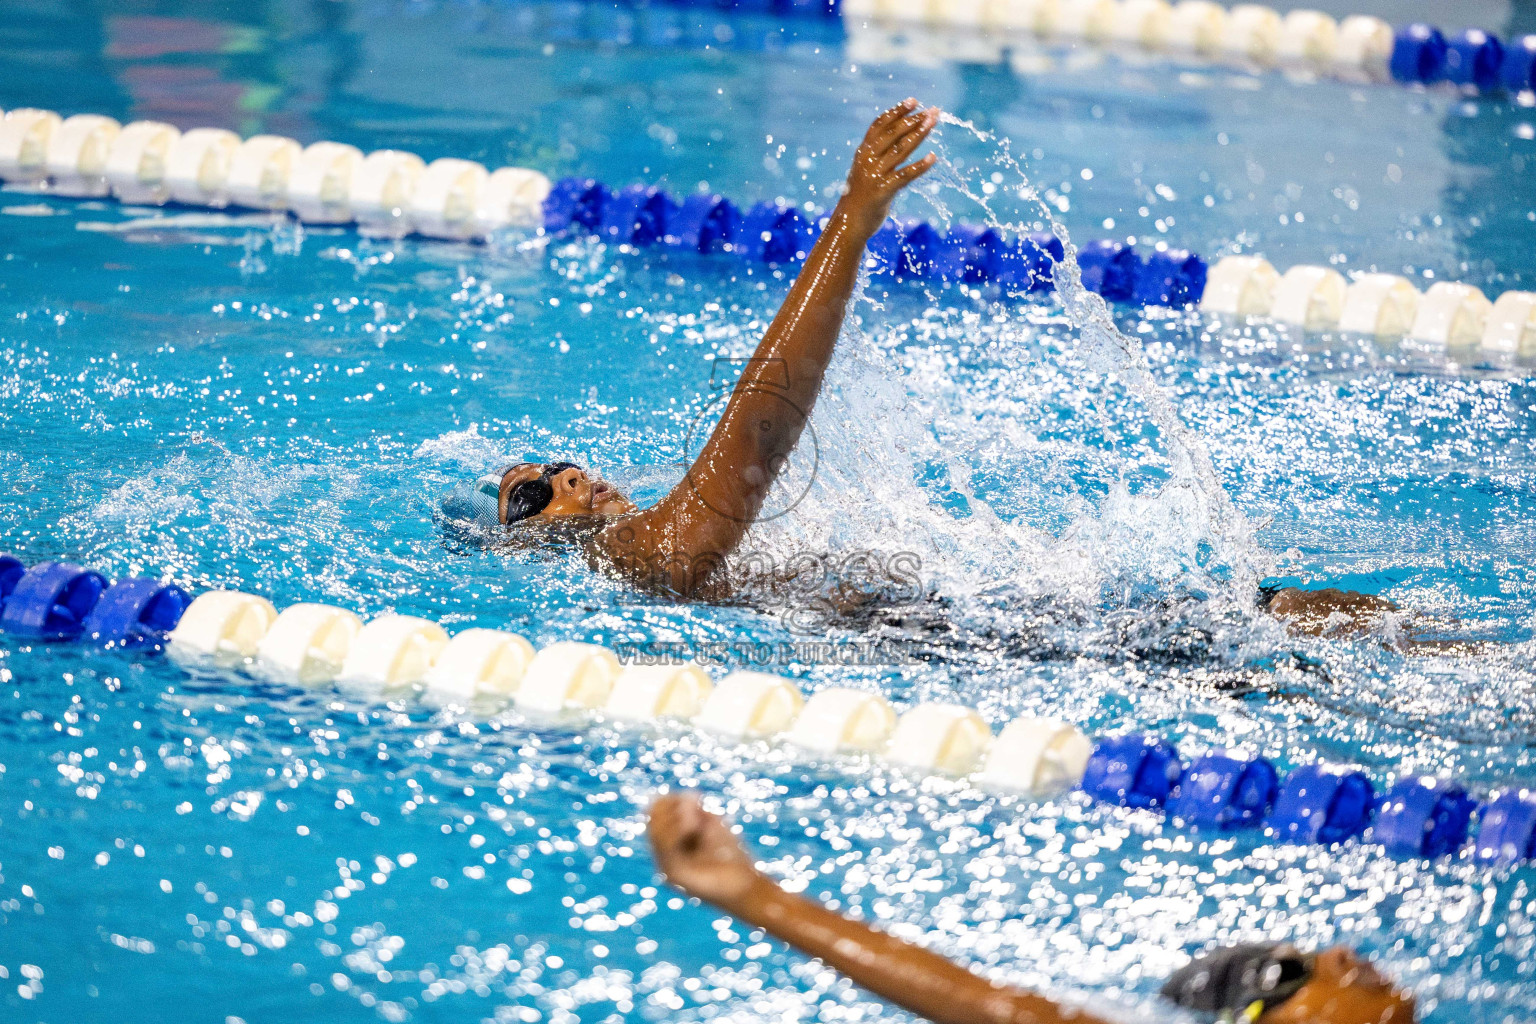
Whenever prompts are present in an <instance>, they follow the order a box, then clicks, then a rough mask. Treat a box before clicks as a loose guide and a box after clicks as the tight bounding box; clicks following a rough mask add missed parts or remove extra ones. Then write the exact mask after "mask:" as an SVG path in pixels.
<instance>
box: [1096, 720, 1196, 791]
mask: <svg viewBox="0 0 1536 1024" xmlns="http://www.w3.org/2000/svg"><path fill="white" fill-rule="evenodd" d="M1183 773H1184V765H1183V764H1182V763H1181V762H1180V761H1179V755H1178V753H1177V752H1175V751H1174V749H1173V748H1172V747H1171V746H1169V745H1168V744H1167V743H1165V742H1164V741H1163V740H1161V739H1159V738H1157V737H1156V736H1145V735H1142V734H1140V733H1132V734H1130V735H1127V736H1113V737H1110V738H1109V739H1105V740H1102V741H1100V742H1099V744H1098V746H1096V747H1095V748H1094V750H1093V754H1092V755H1091V756H1090V757H1089V758H1088V770H1087V771H1086V772H1084V774H1083V782H1082V787H1083V792H1085V793H1087V794H1088V795H1089V796H1091V797H1093V798H1094V799H1096V800H1102V801H1104V802H1105V803H1111V804H1119V805H1120V806H1122V807H1161V806H1162V805H1163V804H1164V803H1166V802H1167V800H1168V797H1169V796H1170V795H1172V793H1173V791H1174V787H1175V786H1177V785H1178V783H1179V777H1180V776H1181V775H1182V774H1183Z"/></svg>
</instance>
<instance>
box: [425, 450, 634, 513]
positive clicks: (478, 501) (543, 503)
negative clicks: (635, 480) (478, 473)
mask: <svg viewBox="0 0 1536 1024" xmlns="http://www.w3.org/2000/svg"><path fill="white" fill-rule="evenodd" d="M456 497H458V498H459V499H461V500H460V501H457V502H455V503H454V504H455V505H457V506H460V507H459V508H456V509H455V510H454V511H455V512H458V513H460V515H459V516H458V517H459V518H465V519H472V520H474V521H475V522H477V523H480V524H481V525H485V526H490V525H496V524H505V523H520V522H523V521H524V520H527V519H537V518H544V519H555V518H560V517H563V516H590V515H622V514H623V513H626V512H633V511H635V505H634V502H632V501H630V500H629V499H628V498H626V497H624V495H622V494H620V493H619V492H618V490H616V489H615V488H614V487H613V485H611V484H609V483H607V482H605V481H604V480H602V479H601V478H600V477H599V478H596V479H594V478H593V477H591V476H589V475H588V474H587V472H586V471H585V470H583V469H582V468H581V467H580V466H578V465H576V464H575V463H574V462H517V463H512V464H511V465H506V466H501V467H500V468H498V469H495V470H492V471H491V472H489V473H487V474H485V475H484V476H482V477H480V478H479V479H478V480H476V481H475V482H474V484H473V485H472V486H471V487H469V488H468V492H467V493H464V492H463V491H461V492H460V493H459V494H458V495H456ZM466 504H467V507H462V506H464V505H466Z"/></svg>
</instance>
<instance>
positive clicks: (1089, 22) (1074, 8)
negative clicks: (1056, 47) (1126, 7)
mask: <svg viewBox="0 0 1536 1024" xmlns="http://www.w3.org/2000/svg"><path fill="white" fill-rule="evenodd" d="M1117 14H1118V12H1117V10H1116V5H1115V0H1062V2H1061V7H1060V9H1059V10H1058V11H1057V12H1056V18H1055V22H1054V23H1053V24H1052V25H1051V27H1050V34H1051V36H1052V37H1054V38H1056V39H1060V40H1064V41H1076V40H1079V39H1081V40H1084V41H1086V42H1090V43H1096V42H1101V41H1103V40H1104V39H1107V38H1108V37H1109V32H1110V26H1112V25H1113V24H1114V23H1115V18H1116V16H1117Z"/></svg>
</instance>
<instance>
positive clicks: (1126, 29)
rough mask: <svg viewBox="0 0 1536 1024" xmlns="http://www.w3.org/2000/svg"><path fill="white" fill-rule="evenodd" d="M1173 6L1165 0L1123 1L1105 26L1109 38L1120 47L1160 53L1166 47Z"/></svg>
mask: <svg viewBox="0 0 1536 1024" xmlns="http://www.w3.org/2000/svg"><path fill="white" fill-rule="evenodd" d="M1172 23H1173V6H1172V5H1171V4H1169V3H1168V0H1125V2H1124V3H1122V4H1121V5H1120V9H1119V11H1118V12H1117V13H1116V14H1115V17H1114V18H1113V19H1112V20H1111V22H1110V25H1109V38H1110V39H1112V40H1113V41H1115V42H1117V43H1120V44H1122V45H1124V46H1135V47H1140V48H1141V49H1144V50H1161V49H1162V48H1163V47H1165V46H1166V45H1167V44H1168V32H1169V26H1170V25H1172Z"/></svg>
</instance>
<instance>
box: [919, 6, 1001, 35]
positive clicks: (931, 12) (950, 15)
mask: <svg viewBox="0 0 1536 1024" xmlns="http://www.w3.org/2000/svg"><path fill="white" fill-rule="evenodd" d="M990 2H992V0H929V3H928V5H927V7H926V9H925V10H926V13H927V19H926V20H927V21H928V22H929V23H930V24H933V25H938V26H948V25H953V26H954V27H956V28H980V27H982V25H984V24H985V23H986V22H985V18H986V14H987V5H988V4H989V3H990Z"/></svg>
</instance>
